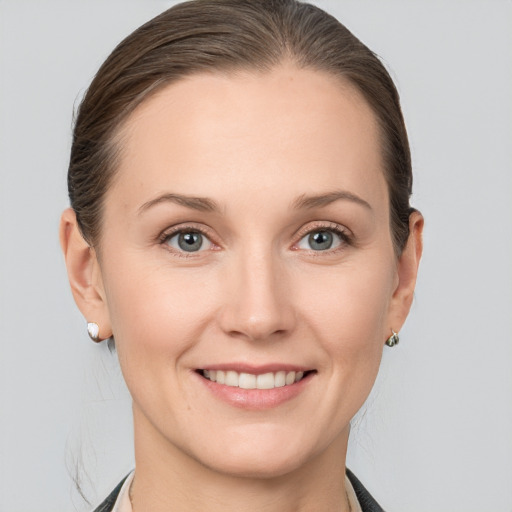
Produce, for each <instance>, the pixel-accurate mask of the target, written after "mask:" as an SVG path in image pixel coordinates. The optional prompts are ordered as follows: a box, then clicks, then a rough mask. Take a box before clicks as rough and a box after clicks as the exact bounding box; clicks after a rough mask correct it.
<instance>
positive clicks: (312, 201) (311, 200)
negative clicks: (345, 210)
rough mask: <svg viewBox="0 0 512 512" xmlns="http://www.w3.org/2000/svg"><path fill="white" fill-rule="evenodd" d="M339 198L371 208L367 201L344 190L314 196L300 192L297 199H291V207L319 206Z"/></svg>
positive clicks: (307, 207) (306, 207) (309, 207)
mask: <svg viewBox="0 0 512 512" xmlns="http://www.w3.org/2000/svg"><path fill="white" fill-rule="evenodd" d="M340 200H344V201H351V202H353V203H356V204H359V205H361V206H364V207H365V208H367V209H368V210H372V207H371V206H370V204H369V203H368V202H367V201H365V200H364V199H362V198H361V197H359V196H357V195H356V194H353V193H352V192H348V191H346V190H335V191H334V192H328V193H327V194H319V195H315V196H307V195H305V194H302V195H301V196H299V197H298V198H297V199H295V201H293V203H292V207H293V208H295V209H297V210H299V209H311V208H320V207H322V206H327V205H329V204H331V203H334V201H340Z"/></svg>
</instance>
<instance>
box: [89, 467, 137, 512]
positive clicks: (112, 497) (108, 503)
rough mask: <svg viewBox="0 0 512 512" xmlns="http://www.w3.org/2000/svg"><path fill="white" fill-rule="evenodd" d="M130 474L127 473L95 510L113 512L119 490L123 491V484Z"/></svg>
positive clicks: (97, 511)
mask: <svg viewBox="0 0 512 512" xmlns="http://www.w3.org/2000/svg"><path fill="white" fill-rule="evenodd" d="M128 476H129V475H126V476H125V477H124V478H123V479H122V480H121V481H120V482H119V483H118V484H117V486H116V488H115V489H114V490H113V491H112V492H111V493H110V494H109V496H108V497H107V499H106V500H105V501H104V502H103V503H102V504H101V505H100V506H99V507H97V508H95V509H94V512H111V510H112V509H113V508H114V505H115V503H116V500H117V497H118V495H119V492H120V491H121V488H122V487H123V484H124V482H125V480H126V479H127V478H128Z"/></svg>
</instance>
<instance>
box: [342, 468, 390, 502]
mask: <svg viewBox="0 0 512 512" xmlns="http://www.w3.org/2000/svg"><path fill="white" fill-rule="evenodd" d="M346 473H347V476H348V479H349V480H350V483H351V484H352V487H353V488H354V491H355V493H356V496H357V501H359V504H360V505H361V509H362V511H363V512H384V509H383V508H382V507H381V506H380V505H379V504H378V503H377V502H376V501H375V499H374V498H373V496H372V495H371V494H370V493H369V492H368V491H367V490H366V488H365V487H364V485H363V484H362V483H361V482H360V481H359V479H358V478H357V477H356V476H355V475H354V473H352V471H350V469H347V470H346Z"/></svg>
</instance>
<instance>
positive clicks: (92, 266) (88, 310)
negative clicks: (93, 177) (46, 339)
mask: <svg viewBox="0 0 512 512" xmlns="http://www.w3.org/2000/svg"><path fill="white" fill-rule="evenodd" d="M59 235H60V246H61V248H62V252H63V253H64V260H65V262H66V267H67V271H68V279H69V284H70V286H71V291H72V293H73V297H74V299H75V302H76V305H77V306H78V309H79V310H80V311H81V312H82V314H83V315H84V317H85V318H86V320H87V322H95V323H96V324H98V326H99V339H100V340H102V339H106V338H109V337H110V336H112V328H111V322H110V315H109V312H108V307H107V301H106V296H105V288H104V286H103V279H102V276H101V269H100V266H99V263H98V258H97V254H96V251H95V250H94V249H93V248H92V247H90V246H89V244H88V243H87V242H86V241H85V240H84V237H83V236H82V233H81V232H80V228H79V227H78V223H77V220H76V214H75V212H74V210H73V209H71V208H68V209H67V210H64V212H63V213H62V217H61V219H60V230H59Z"/></svg>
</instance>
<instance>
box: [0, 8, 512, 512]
mask: <svg viewBox="0 0 512 512" xmlns="http://www.w3.org/2000/svg"><path fill="white" fill-rule="evenodd" d="M172 3H173V2H170V1H163V0H108V1H107V0H73V1H70V0H60V1H57V0H44V1H40V0H0V332H1V335H0V343H1V351H0V511H6V512H7V511H9V512H28V511H32V510H34V511H35V510H38V511H39V512H45V511H47V512H50V511H51V512H56V511H67V510H80V511H82V510H87V509H88V508H89V507H87V506H86V505H85V504H84V502H83V500H82V499H81V498H80V496H79V495H78V493H77V492H76V491H74V490H73V485H72V481H71V478H70V474H74V473H75V472H76V469H77V468H78V470H79V471H78V474H79V475H80V478H81V480H82V485H83V488H84V490H85V492H86V494H87V495H88V497H89V499H90V500H91V501H92V502H93V503H95V502H97V500H99V499H100V498H101V497H102V496H103V495H105V493H107V491H109V490H110V489H111V488H112V487H113V485H114V484H115V483H116V482H117V480H119V479H120V477H122V476H123V475H124V473H125V472H127V471H128V470H129V469H130V468H131V466H132V448H131V417H130V401H129V397H128V396H127V393H126V390H125V389H124V385H123V383H122V379H121V377H120V372H119V369H118V366H117V364H116V361H115V357H114V356H112V355H111V354H109V352H108V351H107V350H106V348H105V347H99V346H95V345H93V344H92V343H90V342H89V341H88V338H87V335H86V332H85V323H84V321H83V319H82V318H81V316H80V314H79V313H78V311H77V310H76V308H75V306H74V304H73V301H72V298H71V293H70V292H69V290H68V284H67V280H66V275H65V269H64V264H63V259H62V257H61V254H60V249H59V245H58V238H57V228H58V220H59V215H60V212H61V211H62V209H63V208H64V207H66V206H67V198H66V188H65V179H66V165H67V158H68V151H69V146H70V132H71V117H72V107H73V104H74V103H75V102H76V101H77V98H79V97H80V95H81V94H82V93H83V91H84V89H85V88H86V87H87V85H88V83H89V82H90V79H91V78H92V76H93V74H94V72H95V71H96V69H97V68H98V66H99V65H100V63H101V62H102V61H103V59H104V58H105V57H106V55H107V54H108V53H109V52H110V50H111V49H112V48H113V47H114V45H115V44H116V43H117V42H118V41H119V40H120V39H121V38H122V37H124V36H125V35H127V34H128V33H129V32H130V31H131V30H133V29H135V28H136V27H137V26H138V25H140V24H141V23H142V22H143V21H145V20H147V19H149V18H150V17H152V16H153V15H155V14H157V13H159V12H160V11H162V10H164V8H166V7H168V6H170V5H171V4H172ZM315 3H317V4H318V5H320V6H322V7H324V8H326V9H327V10H328V11H330V12H331V13H333V14H335V15H336V16H337V17H338V18H339V19H340V20H341V21H342V22H343V23H345V24H346V25H347V26H348V27H349V28H350V29H351V30H353V31H354V32H355V34H356V35H357V36H358V37H359V38H361V39H362V40H363V41H364V42H365V43H366V44H367V45H369V46H370V48H372V49H373V50H374V51H376V52H377V53H378V54H379V55H381V56H382V58H383V59H384V61H385V63H386V65H387V66H388V67H389V69H390V70H391V73H392V75H393V76H394V77H396V81H397V85H398V87H399V90H400V91H401V95H402V101H403V108H404V112H405V116H406V120H407V124H408V127H409V132H410V139H411V145H412V151H413V159H414V167H415V173H416V182H415V193H414V197H413V203H414V205H415V206H416V207H418V208H419V209H421V210H422V211H423V213H424V215H425V217H426V231H425V253H424V258H423V261H422V268H421V274H420V279H419V283H418V288H417V292H416V301H415V304H414V306H413V308H412V312H411V316H410V318H409V320H408V322H407V324H406V327H405V328H404V330H403V331H402V343H401V344H400V346H399V347H398V348H395V349H393V350H391V349H387V350H386V351H385V354H384V361H383V366H382V371H381V375H380V377H379V380H378V383H377V386H376V389H375V390H374V393H373V394H372V396H371V398H370V400H369V404H368V405H367V406H366V407H365V408H364V411H365V412H364V413H362V414H360V415H359V417H358V419H356V421H355V428H354V435H353V438H352V441H351V447H350V454H349V460H348V465H349V467H351V468H352V470H353V471H354V472H355V473H356V474H357V475H358V476H359V477H360V479H361V480H362V481H363V482H364V483H365V484H366V485H367V487H368V488H369V489H370V490H371V491H372V493H373V494H374V495H375V496H376V497H377V498H378V500H379V501H380V502H381V504H382V505H383V507H384V508H386V509H388V510H390V511H393V512H411V511H414V512H432V511H435V512H457V511H460V512H462V511H464V512H477V511H478V512H481V511H491V510H492V511H493V512H501V511H503V512H505V511H508V512H510V511H512V485H511V482H512V371H511V367H512V339H511V338H512V335H511V333H512V310H511V306H512V267H511V262H512V228H511V224H512V200H511V196H512V159H511V157H512V149H511V147H512V96H511V93H510V91H512V30H511V26H512V2H510V1H508V0H465V1H462V0H459V1H456V0H451V1H428V2H427V1H419V0H418V1H405V0H403V1H399V0H388V1H378V0H374V1H370V0H347V1H327V0H325V1H318V2H315Z"/></svg>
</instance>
